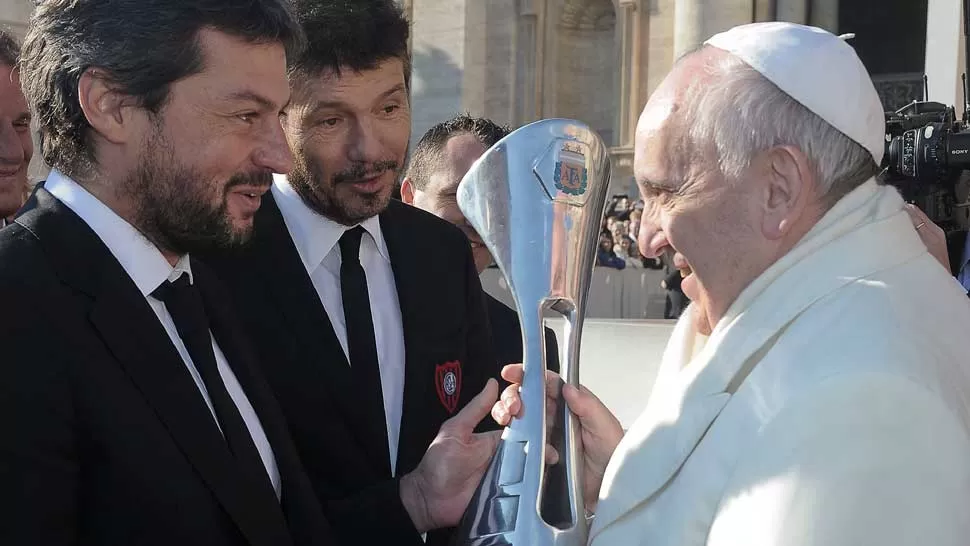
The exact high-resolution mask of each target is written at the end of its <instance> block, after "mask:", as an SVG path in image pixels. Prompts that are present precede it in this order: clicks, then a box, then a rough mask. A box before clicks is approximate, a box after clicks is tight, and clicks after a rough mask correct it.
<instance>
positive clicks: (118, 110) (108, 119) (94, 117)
mask: <svg viewBox="0 0 970 546" xmlns="http://www.w3.org/2000/svg"><path fill="white" fill-rule="evenodd" d="M77 94H78V101H79V103H80V105H81V111H82V112H84V117H85V118H86V119H87V120H88V124H90V125H91V128H92V129H94V130H95V131H96V132H97V133H98V134H99V135H100V136H101V137H102V138H104V139H105V140H107V141H108V142H111V143H114V144H123V143H125V142H127V141H128V139H129V138H130V137H131V134H132V130H133V125H134V123H135V119H134V116H133V115H132V108H130V107H131V106H132V105H133V100H134V99H132V97H130V96H128V95H123V94H121V93H119V92H118V91H117V90H116V89H115V87H114V86H113V85H112V83H111V81H110V80H109V79H108V77H107V74H105V73H104V71H103V70H101V69H98V68H88V69H87V70H85V71H84V73H83V74H81V78H80V80H79V81H78V93H77Z"/></svg>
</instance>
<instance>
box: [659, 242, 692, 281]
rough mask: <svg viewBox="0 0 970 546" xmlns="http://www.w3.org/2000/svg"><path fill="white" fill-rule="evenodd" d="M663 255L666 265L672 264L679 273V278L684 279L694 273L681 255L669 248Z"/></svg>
mask: <svg viewBox="0 0 970 546" xmlns="http://www.w3.org/2000/svg"><path fill="white" fill-rule="evenodd" d="M664 255H665V257H666V258H667V261H668V263H670V264H673V266H674V267H675V268H677V271H679V272H680V278H682V279H684V278H687V277H689V276H690V274H691V273H693V272H694V270H693V269H691V267H690V264H689V263H687V259H686V258H684V255H683V254H680V253H678V252H677V251H676V250H674V249H673V248H671V247H669V246H668V247H667V248H666V249H664Z"/></svg>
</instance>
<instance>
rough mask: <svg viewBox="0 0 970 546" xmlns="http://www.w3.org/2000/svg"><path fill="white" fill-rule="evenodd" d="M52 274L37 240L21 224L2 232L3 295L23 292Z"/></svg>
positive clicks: (0, 273) (0, 281) (0, 283)
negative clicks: (45, 272)
mask: <svg viewBox="0 0 970 546" xmlns="http://www.w3.org/2000/svg"><path fill="white" fill-rule="evenodd" d="M48 270H50V264H49V263H48V261H47V258H46V256H45V255H44V251H43V249H42V248H41V246H40V243H39V241H38V240H37V237H36V236H35V235H34V234H33V233H31V232H30V231H29V230H28V229H27V228H25V227H23V226H21V225H20V224H13V225H11V226H7V227H5V228H3V229H2V230H0V291H18V292H19V291H22V290H23V289H24V287H25V285H36V284H37V283H38V282H39V281H40V280H41V279H42V278H44V275H43V272H44V271H48Z"/></svg>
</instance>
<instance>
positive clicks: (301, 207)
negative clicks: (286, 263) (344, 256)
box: [271, 174, 391, 273]
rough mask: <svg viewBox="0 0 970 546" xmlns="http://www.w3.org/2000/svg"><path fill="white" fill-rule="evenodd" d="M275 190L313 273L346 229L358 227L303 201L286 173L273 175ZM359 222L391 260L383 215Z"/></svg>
mask: <svg viewBox="0 0 970 546" xmlns="http://www.w3.org/2000/svg"><path fill="white" fill-rule="evenodd" d="M271 191H272V192H273V199H275V200H276V205H277V206H278V207H279V209H280V214H282V215H283V221H284V222H285V223H286V227H287V229H288V230H289V231H290V235H291V236H292V237H293V243H294V244H295V245H296V251H297V253H298V254H299V255H300V259H301V260H302V261H303V265H304V267H306V270H307V272H309V273H312V272H313V271H314V270H315V269H316V268H317V266H319V265H320V264H321V263H322V262H323V259H324V258H326V257H327V254H330V251H331V250H333V247H334V246H336V244H337V242H338V241H340V237H341V236H342V235H343V234H344V232H345V231H347V230H348V229H351V228H354V227H356V226H345V225H343V224H340V223H338V222H334V221H333V220H331V219H330V218H327V217H326V216H324V215H322V214H319V213H317V212H316V211H314V210H313V209H311V208H310V207H309V206H307V204H306V203H304V202H303V198H301V197H300V196H299V194H297V193H296V190H294V189H293V186H292V185H290V183H289V181H288V180H287V179H286V176H284V175H279V174H277V175H274V176H273V188H272V189H271ZM359 225H360V226H361V227H362V228H364V230H365V231H367V233H369V234H370V236H371V237H372V238H373V239H374V243H375V244H376V245H377V252H378V253H379V254H380V255H381V257H383V258H384V260H386V261H387V262H388V263H390V262H391V258H390V254H389V253H388V251H387V242H386V241H384V234H383V233H382V232H381V223H380V217H379V216H376V215H375V216H371V217H370V218H368V219H366V220H364V221H363V222H361V223H360V224H359Z"/></svg>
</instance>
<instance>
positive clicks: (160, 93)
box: [20, 0, 304, 177]
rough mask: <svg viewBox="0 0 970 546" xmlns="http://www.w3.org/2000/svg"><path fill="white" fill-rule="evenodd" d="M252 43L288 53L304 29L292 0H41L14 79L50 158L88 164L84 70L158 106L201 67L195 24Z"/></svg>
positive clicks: (68, 169) (70, 165)
mask: <svg viewBox="0 0 970 546" xmlns="http://www.w3.org/2000/svg"><path fill="white" fill-rule="evenodd" d="M203 28H211V29H214V30H217V31H220V32H224V33H226V34H230V35H232V36H236V37H239V38H242V39H244V40H247V41H249V42H252V43H282V44H283V45H284V47H285V48H286V49H287V57H292V56H295V55H297V54H298V53H299V51H301V50H302V47H303V45H304V36H303V33H302V31H301V29H300V26H299V23H298V22H297V20H296V17H295V16H294V14H293V12H292V9H291V6H290V2H289V0H192V1H191V2H186V1H185V0H45V1H44V2H38V3H37V7H36V9H35V10H34V13H33V15H32V16H31V19H30V25H29V30H28V31H27V37H26V39H25V40H24V46H23V50H22V58H21V64H20V66H21V69H20V70H21V74H20V79H21V82H22V85H23V88H24V94H25V95H26V97H27V102H28V103H29V104H30V105H31V106H32V108H33V109H34V112H35V115H36V116H37V122H38V123H39V125H40V136H41V144H42V145H41V149H42V151H43V156H44V160H45V161H46V162H47V164H49V165H51V166H53V167H56V168H58V169H60V170H62V171H64V172H65V173H66V174H68V175H69V176H75V177H77V176H78V175H80V174H87V173H90V172H91V171H92V170H93V169H94V167H95V156H94V149H93V145H92V141H91V137H90V134H89V132H90V129H91V126H90V125H89V124H88V122H87V119H86V118H85V116H84V112H83V111H82V110H81V106H80V102H79V99H78V96H77V89H78V82H79V81H80V79H81V75H82V74H84V72H85V71H87V70H88V69H89V68H92V67H97V68H99V69H101V70H102V71H103V72H104V73H105V74H106V76H107V77H108V78H110V79H111V81H112V83H113V84H114V85H115V86H116V87H117V89H118V91H119V92H121V93H123V94H125V95H129V96H131V97H133V98H135V100H137V101H138V104H139V105H140V106H141V107H142V108H144V109H146V110H148V111H149V112H151V113H158V112H159V111H160V110H161V108H162V107H163V106H164V105H165V102H166V100H167V99H168V96H169V90H170V86H171V85H172V84H173V83H175V82H177V81H179V80H181V79H183V78H185V77H187V76H191V75H192V74H196V73H198V72H200V71H201V70H202V69H203V61H204V59H203V58H202V50H201V46H200V44H199V41H198V36H199V31H200V30H202V29H203Z"/></svg>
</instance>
